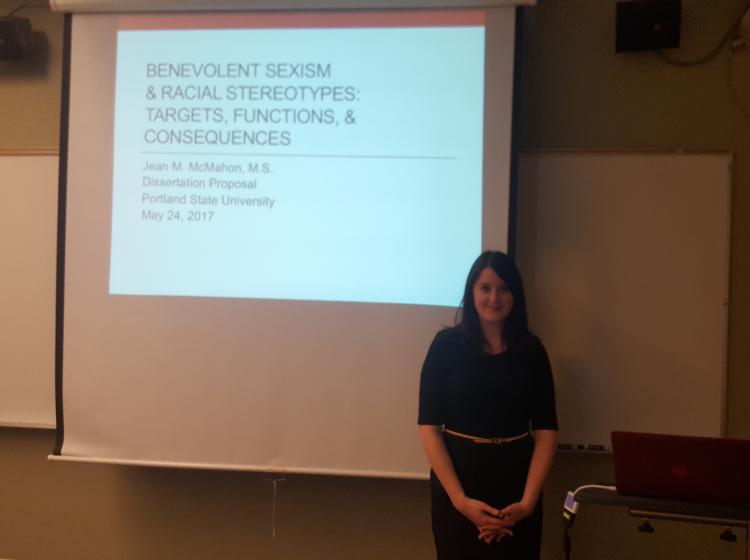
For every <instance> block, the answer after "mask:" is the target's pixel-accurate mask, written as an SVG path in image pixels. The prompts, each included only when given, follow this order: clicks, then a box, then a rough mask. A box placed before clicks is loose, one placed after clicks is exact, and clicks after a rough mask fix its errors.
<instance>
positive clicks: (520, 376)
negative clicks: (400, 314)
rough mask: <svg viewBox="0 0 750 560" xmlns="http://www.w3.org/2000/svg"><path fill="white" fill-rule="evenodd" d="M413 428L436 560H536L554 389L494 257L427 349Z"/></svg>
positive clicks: (517, 285)
mask: <svg viewBox="0 0 750 560" xmlns="http://www.w3.org/2000/svg"><path fill="white" fill-rule="evenodd" d="M419 424H420V426H419V433H420V438H421V440H422V446H423V448H424V451H425V454H426V455H427V458H428V460H429V462H430V465H431V466H432V471H431V472H430V486H431V494H432V531H433V535H434V537H435V547H436V549H437V553H438V559H439V560H448V559H461V560H468V559H480V558H503V559H513V560H519V559H529V560H531V559H533V560H538V558H539V553H540V545H541V531H542V508H541V499H540V496H541V492H542V486H543V485H544V480H545V478H546V476H547V473H548V472H549V469H550V466H551V465H552V459H553V456H554V452H555V438H556V433H557V432H556V430H557V417H556V412H555V397H554V387H553V381H552V372H551V370H550V366H549V360H548V359H547V354H546V352H545V351H544V347H543V346H542V344H541V342H540V341H539V339H538V338H536V337H535V336H534V335H533V334H531V332H530V331H529V329H528V322H527V316H526V301H525V298H524V293H523V285H522V283H521V276H520V274H519V272H518V269H517V268H516V266H515V264H514V263H513V261H512V260H511V259H510V258H509V257H508V256H507V255H505V254H504V253H500V252H497V251H487V252H485V253H482V254H481V255H480V256H479V258H478V259H477V260H476V261H475V262H474V265H473V266H472V267H471V270H470V271H469V276H468V278H467V279H466V288H465V290H464V297H463V302H462V306H461V307H459V311H458V314H457V318H456V326H455V327H453V328H448V329H444V330H442V331H440V332H439V333H438V334H437V335H436V336H435V339H434V340H433V342H432V345H431V346H430V349H429V351H428V353H427V357H426V358H425V362H424V366H423V368H422V377H421V382H420V394H419ZM529 430H532V431H533V432H534V436H533V438H532V437H531V435H530V434H529Z"/></svg>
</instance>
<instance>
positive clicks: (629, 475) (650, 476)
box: [612, 432, 750, 505]
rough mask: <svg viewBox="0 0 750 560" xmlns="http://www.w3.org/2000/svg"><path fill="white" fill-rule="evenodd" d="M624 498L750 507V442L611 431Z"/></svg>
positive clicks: (616, 469) (620, 488)
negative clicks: (637, 497) (661, 499)
mask: <svg viewBox="0 0 750 560" xmlns="http://www.w3.org/2000/svg"><path fill="white" fill-rule="evenodd" d="M612 454H613V459H614V464H615V485H616V486H617V491H618V492H619V493H620V494H624V495H626V496H641V497H645V498H663V499H669V500H681V501H686V502H703V503H712V504H727V505H730V504H732V505H749V504H750V440H745V439H727V438H709V437H693V436H674V435H663V434H646V433H639V432H612Z"/></svg>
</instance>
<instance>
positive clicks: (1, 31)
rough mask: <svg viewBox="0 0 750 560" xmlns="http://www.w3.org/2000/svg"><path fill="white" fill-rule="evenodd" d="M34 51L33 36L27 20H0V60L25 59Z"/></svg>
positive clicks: (11, 18) (7, 18) (15, 18)
mask: <svg viewBox="0 0 750 560" xmlns="http://www.w3.org/2000/svg"><path fill="white" fill-rule="evenodd" d="M33 50H34V34H33V33H32V31H31V22H30V21H29V20H28V19H27V18H18V17H4V18H0V60H19V59H22V58H27V57H28V56H29V55H30V54H31V52H32V51H33Z"/></svg>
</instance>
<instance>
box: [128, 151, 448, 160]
mask: <svg viewBox="0 0 750 560" xmlns="http://www.w3.org/2000/svg"><path fill="white" fill-rule="evenodd" d="M141 154H143V155H149V156H201V157H205V156H211V157H232V156H236V157H269V158H270V157H282V158H330V159H333V158H340V159H429V160H440V159H442V160H455V159H457V158H456V156H392V155H377V154H376V155H370V154H362V155H357V154H352V155H349V154H245V153H219V152H154V151H142V152H141Z"/></svg>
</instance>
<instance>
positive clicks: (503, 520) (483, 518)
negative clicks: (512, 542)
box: [458, 497, 534, 544]
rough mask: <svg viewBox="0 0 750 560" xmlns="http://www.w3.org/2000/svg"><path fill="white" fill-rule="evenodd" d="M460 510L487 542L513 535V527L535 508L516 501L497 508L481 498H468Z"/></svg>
mask: <svg viewBox="0 0 750 560" xmlns="http://www.w3.org/2000/svg"><path fill="white" fill-rule="evenodd" d="M458 510H459V511H460V512H461V513H462V514H464V515H465V516H466V517H467V518H468V519H469V521H471V522H472V523H474V525H475V526H476V528H477V529H478V530H479V536H478V538H479V539H480V540H482V541H484V542H486V543H487V544H490V543H492V542H497V541H499V540H501V539H503V538H505V537H507V536H512V535H513V530H512V527H513V525H515V524H516V523H518V522H519V521H520V520H521V519H523V518H525V517H528V516H529V515H531V512H532V511H533V510H534V508H533V507H532V506H530V505H528V504H526V503H524V502H514V503H512V504H509V505H507V506H506V507H504V508H503V509H497V508H494V507H492V506H490V505H489V504H486V503H484V502H482V501H481V500H475V499H473V498H468V497H467V498H466V499H465V500H464V502H463V503H462V504H461V505H460V507H459V508H458Z"/></svg>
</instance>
